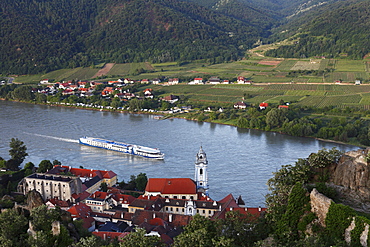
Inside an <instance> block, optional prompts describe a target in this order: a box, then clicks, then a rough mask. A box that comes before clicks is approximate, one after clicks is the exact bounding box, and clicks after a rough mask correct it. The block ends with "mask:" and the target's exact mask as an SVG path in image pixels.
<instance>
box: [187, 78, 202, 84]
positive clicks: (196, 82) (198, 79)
mask: <svg viewBox="0 0 370 247" xmlns="http://www.w3.org/2000/svg"><path fill="white" fill-rule="evenodd" d="M188 84H189V85H199V84H204V82H203V78H200V77H198V78H194V80H193V81H191V82H189V83H188Z"/></svg>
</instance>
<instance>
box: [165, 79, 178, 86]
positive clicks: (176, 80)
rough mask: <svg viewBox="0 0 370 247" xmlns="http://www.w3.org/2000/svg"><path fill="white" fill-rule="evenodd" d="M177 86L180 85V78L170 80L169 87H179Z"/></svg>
mask: <svg viewBox="0 0 370 247" xmlns="http://www.w3.org/2000/svg"><path fill="white" fill-rule="evenodd" d="M177 84H179V78H170V79H168V85H177Z"/></svg>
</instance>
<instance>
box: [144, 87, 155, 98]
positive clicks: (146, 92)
mask: <svg viewBox="0 0 370 247" xmlns="http://www.w3.org/2000/svg"><path fill="white" fill-rule="evenodd" d="M143 92H144V98H146V99H148V98H149V99H153V98H154V95H153V89H151V88H146V89H145V90H144V91H143Z"/></svg>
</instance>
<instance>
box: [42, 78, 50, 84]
mask: <svg viewBox="0 0 370 247" xmlns="http://www.w3.org/2000/svg"><path fill="white" fill-rule="evenodd" d="M48 83H49V79H43V80H41V81H40V84H48Z"/></svg>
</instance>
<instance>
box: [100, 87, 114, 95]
mask: <svg viewBox="0 0 370 247" xmlns="http://www.w3.org/2000/svg"><path fill="white" fill-rule="evenodd" d="M113 92H114V89H113V87H105V88H104V89H103V91H102V92H101V95H102V96H107V95H110V94H113Z"/></svg>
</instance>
